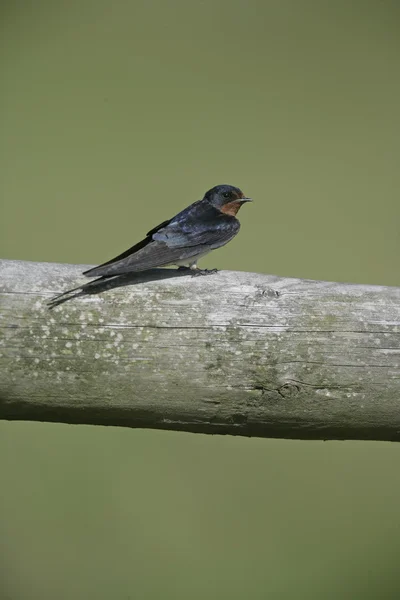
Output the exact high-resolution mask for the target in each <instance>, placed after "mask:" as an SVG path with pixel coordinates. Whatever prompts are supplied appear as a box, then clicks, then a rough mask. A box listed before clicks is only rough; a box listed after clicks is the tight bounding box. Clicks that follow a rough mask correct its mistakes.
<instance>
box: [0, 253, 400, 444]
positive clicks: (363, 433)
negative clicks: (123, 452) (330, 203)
mask: <svg viewBox="0 0 400 600" xmlns="http://www.w3.org/2000/svg"><path fill="white" fill-rule="evenodd" d="M84 268H85V266H82V265H60V264H52V263H33V262H23V261H7V260H4V261H0V277H1V280H0V294H1V295H0V302H1V321H0V361H1V363H0V364H1V367H0V368H1V370H0V418H2V419H25V420H40V421H59V422H64V423H88V424H103V425H123V426H128V427H149V428H158V429H175V430H183V431H193V432H203V433H227V434H234V435H235V434H236V435H246V436H261V437H280V438H302V439H363V440H367V439H374V440H396V441H399V440H400V288H394V287H382V286H367V285H349V284H342V283H328V282H321V281H310V280H299V279H284V278H279V277H274V276H267V275H259V274H255V273H240V272H219V273H217V274H214V275H210V276H208V277H196V278H193V277H191V276H190V275H188V274H187V273H185V272H183V273H182V272H180V271H175V270H168V269H158V270H153V271H150V272H147V273H144V274H136V275H130V276H123V277H119V278H116V279H114V280H111V281H108V282H100V283H98V284H90V285H89V286H87V287H86V289H85V290H84V292H83V293H82V292H81V293H78V294H77V296H76V297H75V298H73V299H71V300H68V301H66V302H65V303H63V304H60V305H59V306H56V307H55V308H54V309H53V310H49V308H48V306H47V305H46V302H47V301H48V300H49V299H50V298H51V297H52V296H53V295H54V294H55V293H57V292H59V291H61V290H62V289H66V288H68V287H71V286H74V285H77V284H78V283H79V282H80V281H83V280H84V278H83V277H82V276H81V275H80V273H81V272H82V271H83V270H84ZM86 268H87V267H86ZM85 282H87V280H85ZM102 290H103V291H102Z"/></svg>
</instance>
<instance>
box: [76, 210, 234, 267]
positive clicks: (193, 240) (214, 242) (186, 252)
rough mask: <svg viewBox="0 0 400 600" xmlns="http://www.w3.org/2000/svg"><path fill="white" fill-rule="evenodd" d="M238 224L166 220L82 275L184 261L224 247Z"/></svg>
mask: <svg viewBox="0 0 400 600" xmlns="http://www.w3.org/2000/svg"><path fill="white" fill-rule="evenodd" d="M239 227H240V224H239V221H237V220H236V219H234V218H233V219H231V218H229V219H228V218H226V217H225V218H217V219H215V220H213V221H208V222H200V223H199V222H197V223H195V222H190V220H184V221H183V222H181V223H180V222H176V221H174V222H167V224H166V225H165V226H164V227H163V226H160V227H158V228H156V229H155V230H152V231H154V233H152V235H151V236H148V237H146V238H145V239H144V240H142V241H141V242H139V243H138V244H136V245H135V246H132V248H130V249H129V250H127V251H126V252H124V253H122V254H120V255H119V257H116V258H115V259H112V260H111V261H109V262H108V263H104V264H103V265H100V266H99V267H94V268H93V269H90V270H89V271H86V272H85V273H84V275H86V276H87V277H112V276H114V275H122V274H123V273H130V272H135V271H136V272H138V271H146V270H147V269H153V268H155V267H163V266H167V265H171V264H174V263H176V262H177V261H184V260H186V259H189V258H191V257H195V256H197V255H199V254H202V253H204V252H205V251H207V250H212V249H214V248H219V247H220V246H223V245H224V244H226V243H227V242H229V240H231V239H232V238H233V237H234V236H235V235H236V233H237V232H238V230H239ZM149 233H151V232H149Z"/></svg>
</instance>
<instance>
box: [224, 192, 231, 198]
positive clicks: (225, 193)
mask: <svg viewBox="0 0 400 600" xmlns="http://www.w3.org/2000/svg"><path fill="white" fill-rule="evenodd" d="M222 195H223V197H224V198H229V197H230V195H231V193H230V192H224V193H223V194H222Z"/></svg>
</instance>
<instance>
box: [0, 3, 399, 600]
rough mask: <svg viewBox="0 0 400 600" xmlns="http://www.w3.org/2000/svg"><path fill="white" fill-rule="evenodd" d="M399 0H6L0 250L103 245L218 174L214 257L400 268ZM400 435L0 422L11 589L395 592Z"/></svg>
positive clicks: (83, 595)
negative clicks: (219, 210) (234, 214)
mask: <svg viewBox="0 0 400 600" xmlns="http://www.w3.org/2000/svg"><path fill="white" fill-rule="evenodd" d="M399 33H400V5H399V3H398V2H397V1H396V0H382V1H379V2H378V1H376V0H375V1H368V0H363V1H361V0H355V1H353V2H351V3H350V2H348V1H346V0H336V1H335V2H328V1H324V0H315V1H311V0H262V1H261V0H246V1H245V0H230V1H228V0H202V1H200V0H197V1H196V2H194V1H193V0H172V1H170V2H166V1H165V0H146V1H144V0H135V1H128V0H125V1H123V0H114V1H113V2H107V1H105V0H96V1H90V0H80V1H79V2H78V1H76V0H68V2H67V1H66V0H58V1H56V2H54V1H50V0H36V1H35V2H32V1H27V0H19V1H17V2H11V1H9V0H3V2H2V3H1V7H0V44H1V53H0V54H1V55H0V62H1V65H0V86H1V95H0V121H1V123H0V130H1V137H0V160H1V165H2V175H1V182H0V189H1V221H0V255H1V257H2V258H10V259H26V260H34V261H56V262H71V263H85V264H86V263H100V262H103V261H105V260H107V259H109V258H111V257H112V256H114V255H116V254H118V253H119V252H121V251H123V250H125V249H126V248H127V247H129V246H130V245H132V244H133V243H134V242H135V241H137V240H138V239H139V238H140V237H141V236H142V235H143V234H144V233H146V231H148V230H149V229H151V228H152V227H153V226H154V225H156V224H157V223H159V222H161V221H163V220H164V219H167V218H169V217H171V216H172V215H173V214H175V213H176V212H178V211H179V210H181V209H182V208H184V207H185V206H186V205H188V204H189V203H191V202H192V201H194V200H197V199H198V198H200V197H202V196H203V194H204V192H205V191H206V190H207V189H208V188H210V187H212V186H214V185H216V184H219V183H229V184H232V185H236V186H239V187H241V188H242V189H243V190H244V192H245V193H246V194H247V195H249V196H251V197H253V198H254V203H253V204H252V205H246V206H245V207H244V208H243V209H242V211H241V213H240V217H241V222H242V230H241V232H240V234H239V236H237V238H235V240H234V241H233V242H231V243H230V244H229V246H227V247H225V248H223V249H221V250H219V251H217V252H215V253H213V254H212V255H211V257H209V258H208V257H207V258H206V259H204V260H203V261H202V262H201V266H203V267H218V268H221V269H233V270H244V271H258V272H263V273H271V274H277V275H284V276H295V277H307V278H313V279H326V280H335V281H350V282H354V283H370V284H383V285H400V270H399V255H400V233H399V232H400V227H399V221H400V203H399V187H400V170H399V159H400V135H399V134H400V124H399V123H400V122H399V105H400V78H399V72H400V35H399ZM399 461H400V447H399V446H398V445H395V444H389V443H360V442H357V443H356V442H326V443H323V442H298V441H282V440H259V439H236V438H231V437H220V436H214V437H207V436H202V435H190V434H183V433H171V432H154V431H135V430H124V429H118V428H111V427H109V428H107V427H86V426H66V425H57V424H38V423H7V422H1V423H0V472H1V483H0V598H1V600H25V599H29V600H31V599H36V598H37V599H40V600H54V598H57V599H58V600H70V599H73V600H81V599H82V600H83V599H85V600H87V599H92V598H93V599H96V600H103V599H104V600H108V599H110V598H112V599H116V600H119V599H124V600H125V599H131V598H132V599H133V598H134V599H146V600H147V599H149V600H152V599H157V598H163V599H166V598H172V599H176V600H181V599H182V600H183V599H185V600H186V599H188V598H190V599H193V600H197V599H203V598H207V599H210V600H211V599H222V600H223V599H225V598H229V599H232V600H236V599H251V600H253V599H255V600H263V599H266V598H271V599H275V598H277V599H278V598H279V600H286V599H292V598H296V599H298V598H301V599H302V598H307V599H321V598H323V599H324V600H325V599H328V600H329V599H338V598H340V599H341V600H347V599H349V600H350V599H351V600H361V599H362V600H364V599H365V600H369V599H378V598H379V599H392V598H393V599H397V598H399V597H400V574H399V568H398V556H399V552H400V527H399V525H400V513H399V505H400V470H399Z"/></svg>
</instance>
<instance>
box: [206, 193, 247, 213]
mask: <svg viewBox="0 0 400 600" xmlns="http://www.w3.org/2000/svg"><path fill="white" fill-rule="evenodd" d="M204 200H207V202H209V203H210V204H212V205H213V206H214V207H215V208H216V209H217V210H219V211H220V212H222V213H224V214H226V215H231V216H233V217H234V216H235V215H236V213H237V212H238V210H239V208H240V207H241V206H242V204H243V203H244V202H251V198H246V196H245V195H244V194H243V192H242V190H240V189H239V188H237V187H234V186H233V185H216V186H215V187H213V188H212V189H211V190H208V192H207V193H206V195H205V196H204Z"/></svg>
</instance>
